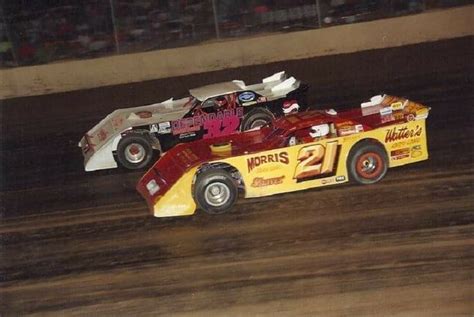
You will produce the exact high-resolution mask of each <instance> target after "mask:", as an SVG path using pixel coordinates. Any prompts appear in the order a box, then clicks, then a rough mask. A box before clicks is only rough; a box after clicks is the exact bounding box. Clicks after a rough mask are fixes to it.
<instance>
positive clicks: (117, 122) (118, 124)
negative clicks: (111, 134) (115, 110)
mask: <svg viewBox="0 0 474 317" xmlns="http://www.w3.org/2000/svg"><path fill="white" fill-rule="evenodd" d="M123 121H124V118H123V117H122V116H118V117H114V118H113V119H112V125H113V126H114V128H115V129H117V128H119V127H121V126H122V124H123Z"/></svg>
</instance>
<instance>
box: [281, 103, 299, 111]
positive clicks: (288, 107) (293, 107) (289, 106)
mask: <svg viewBox="0 0 474 317" xmlns="http://www.w3.org/2000/svg"><path fill="white" fill-rule="evenodd" d="M299 109H300V105H299V104H298V103H297V102H296V100H290V101H285V102H284V103H283V113H284V114H290V113H293V112H298V110H299Z"/></svg>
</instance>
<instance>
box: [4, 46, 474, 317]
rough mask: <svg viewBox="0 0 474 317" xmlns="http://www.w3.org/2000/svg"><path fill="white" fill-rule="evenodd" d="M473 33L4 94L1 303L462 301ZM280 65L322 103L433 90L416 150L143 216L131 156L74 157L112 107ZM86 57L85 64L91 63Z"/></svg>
mask: <svg viewBox="0 0 474 317" xmlns="http://www.w3.org/2000/svg"><path fill="white" fill-rule="evenodd" d="M472 44H473V38H463V39H458V40H451V41H445V42H438V43H429V44H422V45H414V46H408V47H402V48H395V49H389V50H381V51H369V52H363V53H357V54H350V55H340V56H332V57H324V58H318V59H309V60H302V61H291V62H287V63H276V64H269V65H263V66H257V67H247V68H241V69H232V70H228V71H220V72H214V73H209V74H201V75H193V76H188V77H182V78H173V79H169V80H158V81H152V82H145V83H139V84H133V85H127V86H120V87H109V88H101V89H94V90H88V91H80V92H72V93H65V94H58V95H50V96H42V97H35V98H21V99H15V100H7V101H3V102H2V106H1V107H0V124H1V132H2V133H1V135H0V150H1V151H0V155H1V156H0V163H1V164H0V168H1V181H2V182H1V184H0V187H1V192H0V208H1V209H0V214H1V217H2V221H1V224H0V239H1V240H0V242H1V249H0V314H2V315H5V316H10V315H19V314H32V315H48V316H54V315H62V316H64V315H65V316H75V315H77V316H84V315H102V316H103V315H115V316H120V315H123V316H134V315H160V314H161V315H172V314H173V315H179V316H191V315H192V316H196V315H206V316H207V315H227V316H229V315H230V316H237V315H241V316H248V315H271V316H274V315H281V316H294V315H308V316H315V315H320V316H386V315H397V316H418V315H421V316H472V314H474V304H473V302H474V301H473V299H474V286H473V284H474V283H473V280H472V278H473V272H474V269H473V268H474V261H473V258H474V248H473V246H474V245H473V242H474V239H473V233H474V230H473V229H474V212H473V210H474V191H473V186H474V182H473V181H474V165H473V142H474V141H473V135H474V133H473V132H474V131H473V120H472V116H473V106H474V105H473V95H474V94H473V89H472V88H473V71H474V67H473V62H472V61H473V60H474V59H473V55H474V54H473V52H474V50H473V46H472ZM282 69H285V70H287V71H288V72H289V73H290V74H292V75H294V76H295V77H297V78H300V79H302V80H303V81H305V82H308V83H309V84H311V86H312V90H311V92H310V98H309V99H310V101H311V102H312V103H313V104H316V105H319V106H320V107H336V108H345V107H347V106H356V105H358V103H359V102H360V101H362V100H363V99H364V98H367V97H369V96H370V95H373V94H376V93H379V92H381V91H385V92H387V93H391V94H394V95H401V96H407V97H409V98H411V99H413V100H416V101H420V102H422V103H424V104H426V105H429V106H430V107H432V111H431V114H430V117H429V119H428V137H429V148H430V155H431V157H430V160H429V161H425V162H421V163H417V164H414V165H410V166H406V167H400V168H396V169H391V170H390V171H389V173H388V174H387V176H386V178H385V179H384V180H382V181H381V182H380V183H378V184H376V185H372V186H357V185H352V184H348V185H341V186H337V187H326V188H323V189H313V190H307V191H302V192H298V193H291V194H284V195H278V196H274V197H267V198H262V199H252V200H240V201H239V202H238V204H237V206H236V207H235V208H234V210H233V211H232V212H231V213H229V214H225V215H220V216H209V215H206V214H204V213H202V212H198V213H197V214H195V215H194V216H192V217H185V218H172V219H156V218H153V217H151V216H150V215H149V214H148V212H147V209H146V206H145V203H144V201H142V199H141V198H140V197H139V195H138V194H137V193H136V192H135V190H134V186H135V183H136V181H137V179H138V178H139V176H140V175H141V173H132V172H125V171H121V170H111V171H101V172H94V173H87V174H86V173H85V172H83V169H82V157H81V154H80V151H79V148H77V147H76V146H77V142H78V141H79V139H80V138H81V136H82V134H83V133H84V132H85V131H87V130H88V129H89V128H90V127H92V126H93V125H94V124H95V123H97V122H98V121H99V120H100V119H101V118H102V117H103V116H105V115H106V114H107V113H109V112H110V111H112V110H113V109H115V108H117V107H125V106H132V105H140V104H144V103H151V102H156V101H161V100H165V99H167V98H168V97H170V96H176V97H178V96H181V95H185V94H186V88H191V87H195V86H200V85H203V84H207V83H212V82H218V81H223V80H231V79H236V78H240V79H244V80H246V81H248V82H253V81H257V80H259V79H261V78H262V77H264V76H266V75H269V74H271V73H273V72H276V71H279V70H282ZM91 71H92V70H91Z"/></svg>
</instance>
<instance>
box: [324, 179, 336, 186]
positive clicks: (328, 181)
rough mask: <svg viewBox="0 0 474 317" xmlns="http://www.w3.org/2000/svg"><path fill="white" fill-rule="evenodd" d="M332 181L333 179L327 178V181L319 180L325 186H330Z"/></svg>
mask: <svg viewBox="0 0 474 317" xmlns="http://www.w3.org/2000/svg"><path fill="white" fill-rule="evenodd" d="M333 181H334V178H327V179H323V180H321V184H323V185H327V184H331V183H332V182H333Z"/></svg>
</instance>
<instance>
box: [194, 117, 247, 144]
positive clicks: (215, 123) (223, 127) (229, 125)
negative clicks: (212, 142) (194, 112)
mask: <svg viewBox="0 0 474 317" xmlns="http://www.w3.org/2000/svg"><path fill="white" fill-rule="evenodd" d="M239 125H240V119H239V117H238V116H230V117H224V118H223V119H222V120H219V119H216V120H208V121H206V122H204V129H206V130H207V133H206V134H204V136H203V138H204V139H209V138H215V137H219V136H224V135H229V134H232V133H234V132H235V131H237V129H238V128H239Z"/></svg>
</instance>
